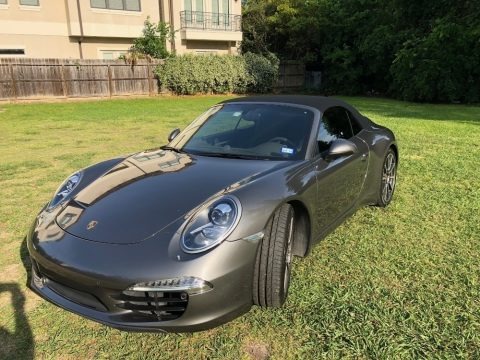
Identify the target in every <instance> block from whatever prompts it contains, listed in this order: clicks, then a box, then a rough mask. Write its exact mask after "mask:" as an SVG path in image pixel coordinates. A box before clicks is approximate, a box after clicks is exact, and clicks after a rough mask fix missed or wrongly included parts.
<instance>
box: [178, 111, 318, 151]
mask: <svg viewBox="0 0 480 360" xmlns="http://www.w3.org/2000/svg"><path fill="white" fill-rule="evenodd" d="M313 119H314V113H313V112H312V111H310V110H307V109H304V108H300V107H296V106H291V105H277V104H261V103H258V104H255V103H248V104H247V103H229V104H224V105H219V106H215V107H213V108H212V109H210V110H209V111H207V112H206V113H204V114H203V115H201V116H200V117H199V118H197V119H196V120H195V121H194V122H193V123H192V124H190V125H189V126H188V127H187V128H186V129H185V130H184V131H182V133H180V135H178V136H177V137H176V138H175V139H174V140H173V141H172V142H171V143H170V147H171V148H173V149H176V150H181V151H184V152H187V153H191V154H196V155H204V156H218V157H230V158H241V159H262V160H301V159H304V158H305V153H306V150H307V146H308V141H309V138H310V133H311V129H312V124H313Z"/></svg>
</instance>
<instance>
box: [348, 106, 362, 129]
mask: <svg viewBox="0 0 480 360" xmlns="http://www.w3.org/2000/svg"><path fill="white" fill-rule="evenodd" d="M347 113H348V118H349V119H350V124H352V130H353V135H357V134H358V133H359V132H360V131H362V127H361V126H360V124H359V123H358V120H357V119H355V116H353V115H352V114H351V113H350V112H349V111H347Z"/></svg>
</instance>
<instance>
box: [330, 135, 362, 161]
mask: <svg viewBox="0 0 480 360" xmlns="http://www.w3.org/2000/svg"><path fill="white" fill-rule="evenodd" d="M357 152H358V148H357V146H356V145H355V144H354V143H353V142H351V141H348V140H345V139H337V140H335V141H334V142H333V143H332V145H330V148H329V149H328V152H327V154H326V155H325V157H324V158H325V160H326V161H332V160H335V159H338V158H340V157H342V156H348V155H352V154H355V153H357Z"/></svg>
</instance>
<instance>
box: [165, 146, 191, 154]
mask: <svg viewBox="0 0 480 360" xmlns="http://www.w3.org/2000/svg"><path fill="white" fill-rule="evenodd" d="M160 149H162V150H171V151H174V152H176V153H177V154H186V152H185V151H183V150H182V149H177V148H176V147H173V146H168V145H164V146H162V147H160Z"/></svg>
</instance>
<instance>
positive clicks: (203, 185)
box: [57, 150, 290, 244]
mask: <svg viewBox="0 0 480 360" xmlns="http://www.w3.org/2000/svg"><path fill="white" fill-rule="evenodd" d="M289 163H290V162H288V161H265V160H242V159H226V158H214V157H205V156H194V155H188V154H182V153H176V152H173V151H167V150H153V151H145V152H142V153H139V154H135V155H133V156H130V157H128V158H126V159H125V160H124V161H122V162H121V163H119V164H117V165H116V166H114V167H113V168H111V169H110V170H109V171H107V172H106V173H104V174H103V175H102V176H100V177H98V178H97V179H96V180H94V181H93V182H91V183H90V184H88V185H87V186H86V187H84V188H83V189H81V190H80V191H79V192H78V193H77V194H76V196H74V198H73V199H72V200H71V201H70V202H69V203H68V204H67V206H66V207H65V208H64V209H63V210H62V211H61V212H60V213H59V215H58V216H57V223H58V225H59V226H60V227H61V228H62V229H63V230H65V231H66V232H68V233H70V234H72V235H75V236H77V237H80V238H83V239H86V240H91V241H97V242H103V243H112V244H132V243H138V242H141V241H143V240H146V239H148V238H151V237H154V236H155V234H156V233H158V232H159V231H161V230H162V229H165V228H166V227H167V226H168V225H169V224H171V223H173V222H174V221H176V220H178V219H179V218H181V217H183V216H185V215H186V214H187V213H188V212H189V211H191V210H193V209H195V208H196V207H197V206H199V205H201V204H202V203H204V202H205V201H206V200H208V199H209V198H211V197H212V196H215V195H216V194H218V195H220V194H221V193H222V192H223V191H228V190H229V189H232V188H235V187H238V186H241V185H242V184H246V183H249V182H251V181H254V180H255V179H258V178H259V177H263V176H265V175H267V174H269V173H271V172H273V171H278V170H280V169H282V168H285V167H287V166H288V164H289ZM175 230H177V229H175Z"/></svg>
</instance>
